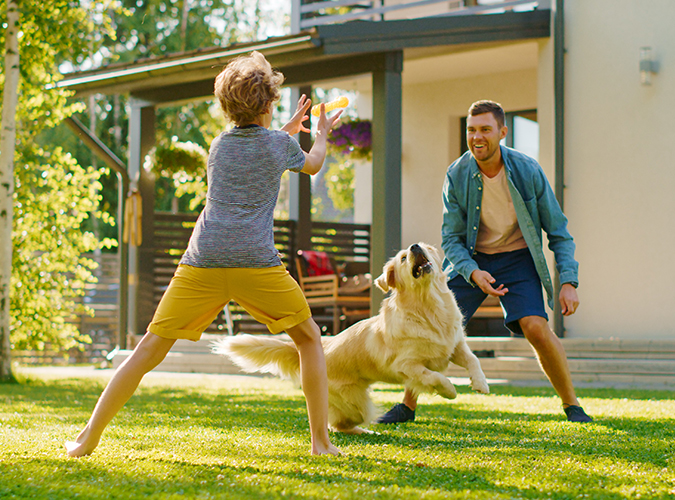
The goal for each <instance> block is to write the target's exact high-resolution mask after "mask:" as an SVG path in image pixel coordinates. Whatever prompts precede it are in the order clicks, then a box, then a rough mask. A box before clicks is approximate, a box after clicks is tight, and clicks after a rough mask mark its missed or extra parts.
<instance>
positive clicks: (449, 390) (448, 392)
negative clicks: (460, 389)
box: [436, 384, 457, 399]
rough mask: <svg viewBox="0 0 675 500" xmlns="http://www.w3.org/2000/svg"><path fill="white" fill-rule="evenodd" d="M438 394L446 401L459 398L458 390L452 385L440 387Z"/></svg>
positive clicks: (437, 390)
mask: <svg viewBox="0 0 675 500" xmlns="http://www.w3.org/2000/svg"><path fill="white" fill-rule="evenodd" d="M436 392H437V393H438V395H439V396H442V397H444V398H445V399H455V398H456V397H457V389H455V386H453V385H452V384H450V386H442V387H438V388H437V389H436Z"/></svg>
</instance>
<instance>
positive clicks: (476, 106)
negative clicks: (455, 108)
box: [469, 100, 506, 129]
mask: <svg viewBox="0 0 675 500" xmlns="http://www.w3.org/2000/svg"><path fill="white" fill-rule="evenodd" d="M484 113H492V116H494V117H495V120H497V125H498V126H499V128H500V129H501V128H502V127H503V126H504V124H505V123H506V116H505V115H504V108H502V105H501V104H499V103H498V102H495V101H488V100H482V101H476V102H474V103H473V104H472V105H471V107H470V108H469V116H476V115H482V114H484Z"/></svg>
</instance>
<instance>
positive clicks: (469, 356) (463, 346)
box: [450, 339, 490, 394]
mask: <svg viewBox="0 0 675 500" xmlns="http://www.w3.org/2000/svg"><path fill="white" fill-rule="evenodd" d="M450 361H452V362H453V363H455V364H456V365H458V366H461V367H462V368H466V369H467V370H468V371H469V378H470V379H471V388H472V389H473V390H474V391H478V392H482V393H483V394H488V393H489V392H490V388H489V387H488V383H487V380H486V378H485V374H484V373H483V369H482V368H481V366H480V361H478V358H477V357H476V355H475V354H474V353H473V352H471V349H469V346H468V345H467V343H466V340H464V339H462V340H460V341H459V343H458V344H457V347H455V352H453V353H452V356H450Z"/></svg>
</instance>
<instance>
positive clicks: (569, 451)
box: [0, 379, 675, 500]
mask: <svg viewBox="0 0 675 500" xmlns="http://www.w3.org/2000/svg"><path fill="white" fill-rule="evenodd" d="M103 387H104V382H102V381H98V380H93V379H77V380H74V379H66V380H44V381H43V380H35V381H29V382H27V383H24V384H20V385H13V386H11V387H10V386H0V408H5V407H6V408H5V409H2V410H1V411H2V412H3V414H2V415H1V419H0V421H1V422H2V423H3V425H8V426H10V427H15V428H20V429H30V427H31V421H32V419H44V418H45V415H50V414H51V415H63V416H62V417H59V419H58V420H59V423H61V424H66V425H76V426H80V425H82V424H83V423H84V420H86V418H88V416H89V414H90V413H91V410H92V409H93V406H94V404H95V402H96V400H97V399H98V397H99V396H100V393H101V391H102V389H103ZM460 392H462V393H469V392H471V391H470V390H469V389H468V388H460ZM494 392H495V393H497V394H500V395H510V396H516V397H520V396H522V397H533V396H544V397H553V396H554V394H553V393H552V390H550V389H548V388H521V387H516V388H508V387H496V388H495V391H494ZM583 393H584V395H585V396H586V397H604V398H622V397H627V395H626V394H625V393H624V392H623V391H596V390H588V391H584V392H583ZM640 394H641V395H642V396H643V398H644V397H645V395H644V392H643V391H641V393H640ZM647 399H655V398H652V397H649V398H647ZM511 408H516V409H517V404H515V405H513V406H512V407H510V408H504V409H503V410H501V409H499V410H485V409H475V408H472V407H471V405H470V403H465V402H462V403H461V404H455V403H452V402H451V403H448V402H445V401H443V402H441V403H438V404H425V405H424V406H423V407H421V408H420V411H419V412H418V419H417V420H416V421H415V422H410V423H406V424H399V425H391V426H385V425H373V426H372V427H371V428H372V429H373V430H376V431H377V432H379V433H380V434H379V435H363V436H348V435H341V434H336V435H334V436H333V441H334V442H335V444H336V445H338V446H340V447H342V448H344V449H352V450H353V452H354V453H353V454H351V455H347V456H343V457H340V458H338V459H336V460H334V461H333V462H330V461H328V462H321V464H322V465H321V466H320V467H319V468H318V472H317V467H315V466H314V465H313V464H316V463H317V462H312V459H310V458H309V457H305V456H303V457H302V458H298V454H297V453H291V452H290V451H287V450H285V449H284V448H283V444H282V445H278V444H274V446H273V447H274V450H272V449H269V450H267V449H265V450H262V451H259V452H256V453H252V454H249V455H245V454H243V455H245V456H242V457H241V459H240V462H241V465H232V464H231V463H230V464H226V463H224V462H223V460H222V457H223V456H231V455H232V454H235V456H236V454H237V453H241V452H242V451H243V450H244V449H245V444H242V443H237V446H238V447H233V448H232V449H229V448H228V445H231V444H232V437H231V436H228V434H229V433H232V432H234V431H238V430H242V429H248V430H251V431H255V430H258V431H260V433H261V434H262V433H264V432H269V431H272V432H273V433H274V434H278V435H288V436H290V437H292V438H293V439H294V440H295V441H296V442H297V437H298V434H299V433H300V432H301V433H302V434H303V436H302V437H303V438H304V437H305V436H306V432H307V416H306V410H305V401H304V398H303V397H302V396H301V395H300V393H297V395H293V396H280V395H276V394H268V393H264V392H259V391H256V390H255V389H252V390H250V391H247V392H243V393H240V392H236V393H235V392H232V391H228V390H223V389H218V390H210V391H203V390H200V389H199V388H190V387H188V388H182V387H181V388H171V387H166V386H156V387H155V386H153V387H145V388H143V390H141V391H139V393H138V394H136V395H135V396H134V397H133V398H132V399H131V400H130V401H129V403H128V404H127V405H126V407H125V409H124V410H123V412H124V415H123V418H118V419H117V420H116V421H115V426H116V432H118V434H119V435H118V437H117V442H116V443H111V444H116V445H118V446H122V445H123V444H122V443H124V440H125V439H126V438H125V437H124V436H123V434H125V433H126V434H133V433H135V432H137V431H138V432H140V433H145V434H146V437H145V438H144V440H143V441H142V442H136V443H135V444H131V443H129V448H128V450H130V451H129V453H128V454H126V453H125V454H124V455H123V456H120V457H115V459H114V460H110V459H108V460H107V461H106V460H104V461H97V460H89V459H85V460H78V461H74V460H65V459H54V458H51V457H47V458H44V457H40V456H34V455H31V454H30V453H25V454H14V455H12V454H11V453H10V455H12V456H11V457H10V458H11V463H12V467H11V469H10V468H9V467H7V468H5V467H3V466H2V464H1V463H0V468H1V469H3V470H2V475H3V476H5V478H4V479H3V480H2V486H3V487H4V488H9V490H8V494H9V497H12V496H16V497H19V498H21V497H22V495H23V497H25V498H28V497H29V496H30V497H33V498H47V497H49V498H72V497H75V496H80V497H84V498H99V497H100V498H129V496H128V493H129V492H130V491H133V492H134V496H136V497H148V498H151V497H153V496H154V497H157V498H160V497H170V496H171V495H176V496H178V495H180V496H184V497H191V498H201V497H204V498H205V497H207V496H209V495H211V496H213V495H217V496H222V497H223V498H281V497H284V496H287V497H288V496H290V497H296V498H298V497H302V498H329V497H331V494H332V493H334V492H343V493H344V492H352V491H359V490H360V491H363V492H364V493H361V494H355V495H354V496H348V495H346V494H344V495H342V498H359V497H360V498H367V497H369V496H371V495H374V494H375V492H379V491H380V490H386V491H388V492H389V493H388V494H387V495H384V494H383V495H382V496H381V498H410V497H416V496H417V497H419V496H420V495H421V493H428V492H433V491H436V492H438V496H437V498H442V497H443V494H444V493H443V492H455V493H463V494H465V495H466V497H470V496H471V495H472V494H473V493H476V492H478V493H480V495H479V496H477V495H474V496H473V498H542V497H545V496H546V497H551V498H578V497H580V496H582V495H588V497H590V498H607V499H610V500H614V499H624V498H627V497H628V496H627V495H626V494H622V493H619V492H617V491H621V489H622V488H623V489H626V488H629V487H631V485H632V484H633V483H635V477H630V476H625V475H623V474H622V473H621V472H620V471H619V472H617V473H613V472H612V466H613V465H614V464H626V463H627V464H629V465H630V466H635V467H642V468H643V469H642V470H644V467H645V466H647V467H648V468H659V469H661V468H664V469H665V468H667V467H668V466H669V465H670V466H671V467H672V463H671V462H672V457H673V452H674V451H675V449H674V445H673V442H675V426H673V425H672V424H673V420H672V419H668V418H664V419H647V418H645V419H642V418H601V419H597V420H596V422H594V423H593V424H587V425H583V426H582V425H575V424H569V423H566V422H563V421H562V418H563V417H562V415H560V416H559V415H550V414H537V415H533V414H531V413H524V412H519V411H513V410H512V409H511ZM121 416H122V415H121ZM168 432H177V433H178V434H179V436H178V437H176V438H175V439H174V440H173V441H172V442H171V443H170V444H168V445H167V446H169V447H170V448H171V451H167V453H166V455H172V454H175V456H174V458H166V455H163V454H162V452H158V451H157V450H156V449H155V448H156V447H155V446H154V445H153V444H152V443H153V442H154V441H153V439H154V434H157V435H160V434H162V433H164V434H166V433H168ZM203 432H204V433H206V434H207V438H203V440H204V442H203V443H200V442H193V443H191V444H190V445H189V448H188V447H184V448H181V447H179V446H178V445H177V444H176V443H180V439H181V438H182V437H184V436H189V437H190V438H191V437H192V436H199V435H200V433H203ZM219 432H220V433H222V435H223V439H222V440H221V439H220V438H218V439H213V435H214V434H217V435H221V434H219ZM111 434H115V433H111ZM254 438H256V436H255V435H254ZM157 439H158V443H161V442H162V441H161V439H160V438H157ZM158 446H159V445H158ZM177 446H178V447H177ZM303 446H304V445H303ZM384 450H386V452H384ZM392 450H393V451H392ZM191 453H193V454H194V455H195V456H198V457H199V459H198V460H196V459H195V460H193V461H190V460H188V459H185V458H184V455H186V454H187V455H188V456H189V455H190V454H191ZM181 455H183V457H181ZM552 457H553V458H554V463H555V464H556V465H558V467H550V464H551V458H552ZM196 462H198V463H196ZM326 463H327V464H328V465H325V464H326ZM586 463H593V464H594V466H590V467H586V466H585V464H586ZM542 464H547V465H542ZM598 464H599V465H598ZM640 464H644V465H640ZM547 467H548V468H547ZM542 468H545V469H546V470H541V469H542ZM534 474H536V475H537V477H540V478H544V480H545V481H544V483H543V484H541V485H539V486H537V485H536V483H534V482H532V481H530V482H528V480H527V479H523V481H522V482H520V483H519V482H518V481H519V480H516V481H514V480H513V478H514V477H515V478H528V476H529V475H534ZM36 477H42V478H43V480H42V482H41V483H40V482H37V481H35V480H34V479H31V478H36ZM671 477H672V476H671ZM666 480H667V479H666V478H664V479H663V482H665V481H666ZM514 483H515V484H522V487H519V486H514ZM7 485H9V486H7ZM310 486H311V487H315V489H312V488H310ZM656 486H659V487H660V488H661V489H660V491H667V489H665V488H667V487H666V486H663V485H662V484H658V485H657V484H656V483H655V484H654V487H656ZM394 487H397V488H399V490H392V488H394ZM300 492H301V493H300ZM406 492H407V493H406ZM472 492H473V493H472ZM666 497H667V496H663V498H666ZM431 498H433V497H431Z"/></svg>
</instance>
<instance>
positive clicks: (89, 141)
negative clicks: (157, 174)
mask: <svg viewBox="0 0 675 500" xmlns="http://www.w3.org/2000/svg"><path fill="white" fill-rule="evenodd" d="M65 123H66V125H68V127H70V129H71V130H72V131H73V132H75V134H76V135H77V136H78V137H79V138H80V139H81V140H82V142H84V143H85V145H86V146H87V147H88V148H89V149H90V150H91V151H92V153H94V154H95V155H96V156H97V157H98V158H100V159H101V160H103V161H104V162H105V164H106V165H107V166H108V167H110V168H111V169H112V170H113V171H114V172H115V173H116V174H117V185H118V190H117V202H118V203H117V241H118V243H117V244H118V245H119V252H118V256H119V264H120V290H119V295H118V299H117V306H118V314H119V315H118V317H117V347H118V348H119V349H126V346H127V317H128V313H127V311H128V306H127V302H128V301H129V257H128V254H129V246H128V243H124V241H123V237H122V235H123V234H124V233H123V232H124V203H125V200H126V195H127V193H128V192H129V182H130V179H129V174H128V172H127V170H126V165H125V164H124V163H122V160H120V159H119V158H118V157H117V156H116V155H115V153H113V152H112V151H111V150H110V149H109V148H108V147H107V146H106V145H105V144H103V142H101V140H100V139H99V138H98V137H96V136H95V135H94V134H93V132H91V131H90V130H89V129H88V128H87V127H85V126H84V125H83V124H82V123H81V122H80V121H79V120H78V119H77V118H74V117H72V116H70V117H68V118H66V119H65Z"/></svg>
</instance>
